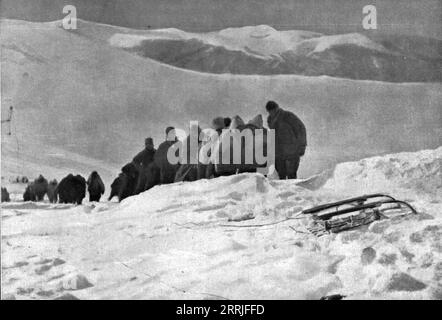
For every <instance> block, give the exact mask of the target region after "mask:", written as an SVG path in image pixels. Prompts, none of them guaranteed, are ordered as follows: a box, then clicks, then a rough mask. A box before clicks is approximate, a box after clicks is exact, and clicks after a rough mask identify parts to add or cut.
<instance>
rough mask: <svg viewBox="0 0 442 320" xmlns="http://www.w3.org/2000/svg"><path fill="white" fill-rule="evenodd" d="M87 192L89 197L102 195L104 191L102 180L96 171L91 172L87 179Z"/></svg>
mask: <svg viewBox="0 0 442 320" xmlns="http://www.w3.org/2000/svg"><path fill="white" fill-rule="evenodd" d="M87 191H88V192H89V194H91V195H102V194H103V193H104V191H105V188H104V183H103V180H101V177H100V175H99V174H98V173H97V172H96V171H94V172H92V173H91V174H90V176H89V178H88V179H87Z"/></svg>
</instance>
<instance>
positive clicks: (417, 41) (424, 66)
mask: <svg viewBox="0 0 442 320" xmlns="http://www.w3.org/2000/svg"><path fill="white" fill-rule="evenodd" d="M108 41H109V42H110V43H111V45H113V46H115V47H118V48H123V49H126V50H128V51H130V52H134V53H136V54H138V55H140V56H143V57H148V58H151V59H155V60H158V61H161V62H163V63H167V64H170V65H173V66H177V67H180V68H184V69H190V70H196V71H201V72H208V73H232V74H260V75H271V74H297V75H307V76H320V75H328V76H333V77H340V78H350V79H361V80H380V81H391V82H440V81H442V41H440V40H436V39H426V38H422V37H413V36H395V35H383V34H380V33H369V32H367V33H351V34H340V35H323V34H319V33H314V32H308V31H277V30H275V29H273V28H272V27H269V26H266V25H261V26H253V27H243V28H229V29H225V30H221V31H218V32H210V33H200V34H198V33H188V32H184V31H182V30H178V29H162V30H152V31H145V32H144V33H140V32H138V33H131V32H128V31H125V32H118V33H115V34H114V35H112V36H111V37H110V38H109V39H108Z"/></svg>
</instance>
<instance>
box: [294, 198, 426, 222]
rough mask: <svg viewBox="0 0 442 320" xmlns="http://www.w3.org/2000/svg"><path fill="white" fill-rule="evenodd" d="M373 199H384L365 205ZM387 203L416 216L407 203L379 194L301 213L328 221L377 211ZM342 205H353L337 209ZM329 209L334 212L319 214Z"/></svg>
mask: <svg viewBox="0 0 442 320" xmlns="http://www.w3.org/2000/svg"><path fill="white" fill-rule="evenodd" d="M374 198H384V199H383V200H379V201H374V202H368V203H366V201H367V200H369V199H374ZM389 203H392V204H397V205H399V206H405V207H407V208H409V209H410V210H411V212H412V213H413V214H417V211H416V209H414V208H413V207H412V206H411V205H410V204H409V203H407V202H405V201H401V200H396V199H395V198H393V197H391V196H389V195H386V194H381V193H376V194H369V195H364V196H361V197H355V198H350V199H346V200H342V201H338V202H333V203H327V204H323V205H320V206H317V207H313V208H310V209H307V210H304V211H302V213H303V214H314V215H315V217H316V218H318V219H320V220H328V219H330V218H332V217H334V216H339V215H342V214H347V213H351V212H356V211H364V210H369V209H371V210H374V209H378V208H380V207H381V206H382V205H384V204H389ZM343 205H353V206H352V207H350V208H345V209H339V207H340V206H343ZM331 208H336V211H332V212H327V213H324V214H320V212H321V211H325V210H327V209H331Z"/></svg>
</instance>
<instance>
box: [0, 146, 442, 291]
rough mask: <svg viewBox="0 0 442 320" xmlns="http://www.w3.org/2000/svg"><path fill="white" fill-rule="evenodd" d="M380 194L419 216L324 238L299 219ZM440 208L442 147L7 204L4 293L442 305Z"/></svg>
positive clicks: (5, 212) (4, 236)
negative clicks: (292, 176)
mask: <svg viewBox="0 0 442 320" xmlns="http://www.w3.org/2000/svg"><path fill="white" fill-rule="evenodd" d="M367 181H370V182H376V183H371V184H370V183H367ZM375 191H376V192H378V191H382V192H385V193H389V194H390V195H392V196H396V197H398V198H400V199H403V200H407V201H409V202H410V203H411V204H412V205H413V206H414V207H415V208H416V209H417V210H418V212H419V214H418V215H407V216H402V217H395V218H392V219H389V220H383V221H378V222H375V223H373V224H371V225H370V226H368V227H363V228H359V229H356V230H353V231H346V232H342V233H340V234H335V235H325V236H322V237H319V238H318V237H316V236H314V235H312V234H310V233H308V232H307V230H306V226H307V225H308V224H309V223H310V221H311V220H310V218H309V217H308V216H304V215H299V212H300V211H301V210H302V209H305V208H308V207H311V206H313V205H317V204H321V203H324V202H328V201H332V200H339V199H343V198H346V197H349V196H353V195H359V194H361V193H367V192H375ZM441 211H442V147H439V148H438V149H435V150H423V151H420V152H416V153H401V154H393V155H387V156H383V157H374V158H369V159H363V160H360V161H358V162H350V163H342V164H339V165H338V166H337V167H336V168H335V170H333V171H329V172H325V173H324V174H321V175H317V176H315V177H312V178H310V179H305V180H296V181H278V180H270V179H266V178H265V177H264V176H261V175H259V174H241V175H235V176H230V177H221V178H217V179H212V180H200V181H196V182H191V183H176V184H173V185H166V186H157V187H155V188H153V189H151V190H149V191H147V192H145V193H143V194H140V195H138V196H135V197H130V198H128V199H126V200H124V201H123V202H122V203H120V204H117V203H107V202H104V203H87V202H86V203H85V204H84V205H81V206H72V205H60V204H48V203H23V202H11V203H3V204H2V230H1V231H2V249H1V250H2V251H1V257H2V259H1V264H2V295H3V298H13V297H15V298H17V299H29V298H31V299H52V298H60V297H61V298H63V299H69V298H75V297H76V298H79V299H102V298H111V299H112V298H131V299H159V298H166V299H174V298H183V299H318V298H320V297H322V296H324V295H328V294H334V293H340V294H343V295H346V296H347V297H349V298H354V299H366V298H374V299H400V298H410V299H427V298H428V299H442V259H441V258H442V242H441V235H442V212H441Z"/></svg>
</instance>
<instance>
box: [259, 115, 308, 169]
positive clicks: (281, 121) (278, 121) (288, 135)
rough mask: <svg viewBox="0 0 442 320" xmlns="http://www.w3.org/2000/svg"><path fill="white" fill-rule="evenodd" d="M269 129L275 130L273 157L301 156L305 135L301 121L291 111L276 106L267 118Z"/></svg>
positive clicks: (304, 145)
mask: <svg viewBox="0 0 442 320" xmlns="http://www.w3.org/2000/svg"><path fill="white" fill-rule="evenodd" d="M267 123H268V126H269V128H270V129H274V130H275V158H276V159H284V160H288V159H293V158H296V157H300V156H303V155H304V153H305V148H306V146H307V135H306V130H305V126H304V124H303V123H302V121H301V120H300V119H299V118H298V117H297V116H295V115H294V114H293V113H292V112H290V111H286V110H283V109H281V108H278V109H277V110H276V112H275V114H274V115H272V116H269V117H268V118H267Z"/></svg>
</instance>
